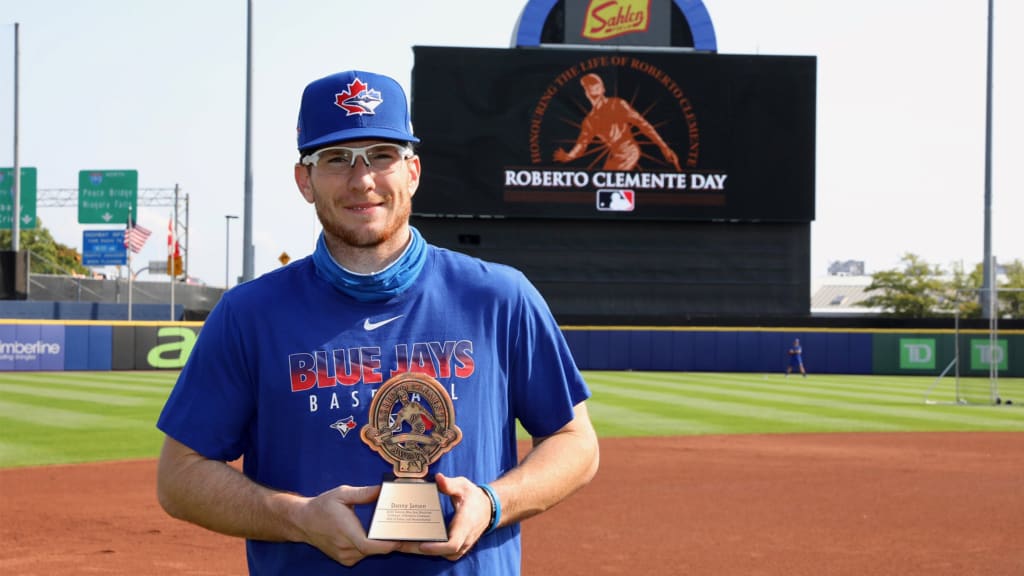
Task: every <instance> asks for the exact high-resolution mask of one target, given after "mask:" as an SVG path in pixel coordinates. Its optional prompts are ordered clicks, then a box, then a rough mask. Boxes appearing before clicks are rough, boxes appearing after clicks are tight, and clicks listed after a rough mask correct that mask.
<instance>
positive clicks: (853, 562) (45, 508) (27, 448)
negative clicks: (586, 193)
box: [0, 372, 1024, 576]
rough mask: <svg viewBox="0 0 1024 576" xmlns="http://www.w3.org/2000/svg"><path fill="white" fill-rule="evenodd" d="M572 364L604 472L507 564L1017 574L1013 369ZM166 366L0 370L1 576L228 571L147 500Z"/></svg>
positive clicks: (226, 560)
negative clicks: (891, 372) (992, 393)
mask: <svg viewBox="0 0 1024 576" xmlns="http://www.w3.org/2000/svg"><path fill="white" fill-rule="evenodd" d="M585 375H586V377H587V381H588V383H589V384H590V386H591V388H592V391H593V398H592V399H591V401H590V402H589V406H590V412H591V416H592V418H593V420H594V423H595V426H596V427H597V430H598V434H599V436H600V438H601V450H602V453H601V456H602V462H601V470H600V471H599V473H598V476H597V478H596V479H595V480H594V482H593V483H591V484H590V485H589V486H587V487H586V488H584V489H583V490H581V491H580V492H579V493H578V494H576V495H574V496H573V497H572V498H571V499H570V500H568V501H566V502H564V503H563V504H561V505H559V506H558V507H556V508H555V509H553V510H551V511H549V512H548V513H546V514H544V515H542V516H539V517H537V518H534V519H531V520H528V521H526V522H525V523H524V525H523V534H524V545H523V547H524V560H523V571H524V574H527V575H537V576H539V575H545V574H556V573H557V574H559V575H560V576H571V575H575V574H580V575H583V574H586V575H588V576H591V575H594V574H613V573H614V574H621V573H623V572H625V571H633V572H636V573H642V574H655V575H657V574H666V575H669V574H673V575H674V574H707V575H724V576H731V575H741V574H742V575H750V574H762V575H787V576H791V575H820V574H851V575H852V574H858V575H860V574H899V575H921V576H924V575H928V576H942V575H949V576H953V575H958V576H959V575H969V574H978V575H986V576H990V575H1007V576H1009V575H1021V574H1024V465H1022V462H1024V409H1021V407H1022V406H1024V379H1020V378H1017V379H1010V378H1003V379H1000V380H999V395H1000V397H1001V399H1003V400H1004V401H1003V404H1002V405H999V406H979V405H969V406H962V405H955V404H953V403H952V400H953V399H954V398H955V395H954V385H955V381H954V380H953V379H950V378H947V379H943V380H942V381H939V382H937V383H936V380H935V378H934V377H883V376H839V375H813V374H812V375H810V376H809V377H807V378H801V377H799V376H798V375H792V376H789V377H788V378H787V377H784V375H782V374H728V373H662V372H587V373H585ZM176 376H177V374H176V373H174V372H104V373H97V372H50V373H29V372H25V373H0V540H2V544H0V573H2V574H10V575H24V576H27V575H35V574H55V573H61V574H113V575H129V574H130V575H137V574H152V575H159V574H176V575H178V574H196V575H198V574H244V573H245V561H244V551H243V544H242V542H241V541H239V540H235V539H231V538H227V537H224V536H220V535H217V534H212V533H209V532H206V531H204V530H202V529H199V528H196V527H193V526H190V525H187V524H185V523H182V522H178V521H175V520H173V519H170V518H169V517H167V516H166V515H165V514H164V513H163V512H162V510H160V508H159V506H158V505H157V503H156V498H155V488H154V485H155V473H156V470H155V457H156V454H157V452H158V450H159V446H160V442H161V440H162V437H161V434H160V433H159V432H158V431H157V430H156V429H155V427H154V422H155V420H156V417H157V414H158V413H159V410H160V408H161V407H162V405H163V402H164V400H165V399H166V398H167V395H168V394H169V392H170V389H171V387H172V385H173V382H174V379H175V378H176ZM961 385H963V386H972V387H975V388H977V387H981V388H984V387H985V386H987V382H986V381H984V380H981V381H977V380H966V379H963V380H962V381H961ZM926 395H927V397H928V399H929V400H931V401H932V402H931V403H926V402H925V397H926ZM1005 400H1009V401H1012V402H1013V404H1010V405H1008V404H1006V402H1005ZM523 448H524V451H525V450H526V446H525V444H524V445H523Z"/></svg>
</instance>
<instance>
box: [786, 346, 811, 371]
mask: <svg viewBox="0 0 1024 576" xmlns="http://www.w3.org/2000/svg"><path fill="white" fill-rule="evenodd" d="M787 354H789V365H788V366H786V376H787V377H789V374H790V373H791V372H792V371H793V369H794V368H797V369H799V370H800V374H801V375H803V377H804V378H806V377H807V371H806V370H804V349H803V347H801V346H800V339H799V338H796V339H795V340H793V345H792V346H790V347H789V350H787Z"/></svg>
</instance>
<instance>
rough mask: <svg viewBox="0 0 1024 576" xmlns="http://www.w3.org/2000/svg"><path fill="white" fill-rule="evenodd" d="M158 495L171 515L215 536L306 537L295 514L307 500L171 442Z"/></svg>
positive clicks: (164, 457)
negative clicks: (298, 505) (275, 489)
mask: <svg viewBox="0 0 1024 576" xmlns="http://www.w3.org/2000/svg"><path fill="white" fill-rule="evenodd" d="M157 493H158V497H159V499H160V504H161V505H162V506H163V507H164V509H165V510H166V511H167V513H168V514H170V515H171V516H174V517H175V518H179V519H181V520H185V521H187V522H192V523H193V524H197V525H199V526H202V527H204V528H207V529H210V530H213V531H215V532H220V533H222V534H227V535H230V536H240V537H243V538H251V539H256V540H271V541H295V540H299V539H301V534H300V532H299V530H298V528H297V527H296V525H295V523H294V522H293V521H292V518H291V511H292V510H293V509H294V508H295V506H296V505H297V504H300V503H301V501H302V500H304V498H303V497H301V496H298V495H294V494H288V493H283V492H277V491H274V490H271V489H269V488H266V487H264V486H261V485H259V484H257V483H255V482H253V481H252V480H250V479H249V478H248V477H246V476H245V475H244V474H242V473H241V472H239V471H238V470H236V469H235V468H232V467H231V466H230V465H228V464H227V463H224V462H219V461H216V460H207V459H205V458H203V457H202V456H200V455H199V454H196V453H195V452H193V451H192V450H191V449H189V448H188V447H186V446H184V445H182V444H181V443H179V442H177V441H175V440H174V439H171V438H168V439H167V441H166V442H165V444H164V449H163V451H162V453H161V455H160V465H159V469H158V471H157Z"/></svg>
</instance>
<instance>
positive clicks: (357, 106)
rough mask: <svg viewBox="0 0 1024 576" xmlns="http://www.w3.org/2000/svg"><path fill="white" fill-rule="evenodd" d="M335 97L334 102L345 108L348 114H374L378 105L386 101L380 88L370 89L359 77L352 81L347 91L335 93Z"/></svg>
mask: <svg viewBox="0 0 1024 576" xmlns="http://www.w3.org/2000/svg"><path fill="white" fill-rule="evenodd" d="M334 98H335V100H334V103H335V104H337V105H338V106H339V107H341V108H342V109H343V110H345V112H346V114H345V115H346V116H352V115H353V114H356V115H362V114H374V110H375V109H376V108H377V106H380V105H381V103H382V102H384V99H383V98H381V95H380V90H372V89H370V87H369V86H368V85H367V84H366V83H365V82H363V81H362V80H360V79H359V78H356V79H355V80H354V81H352V82H351V83H350V84H349V85H348V89H347V90H346V91H345V92H342V93H340V94H335V95H334Z"/></svg>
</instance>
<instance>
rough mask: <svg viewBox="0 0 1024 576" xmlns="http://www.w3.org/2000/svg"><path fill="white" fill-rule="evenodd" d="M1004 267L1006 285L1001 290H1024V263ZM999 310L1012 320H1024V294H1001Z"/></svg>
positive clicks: (1012, 263)
mask: <svg viewBox="0 0 1024 576" xmlns="http://www.w3.org/2000/svg"><path fill="white" fill-rule="evenodd" d="M1002 266H1003V270H1004V272H1005V274H1006V283H1005V284H1003V285H1002V286H999V288H1001V289H1002V288H1009V289H1013V290H1024V261H1021V260H1019V259H1018V260H1014V261H1013V262H1010V263H1009V264H1003V265H1002ZM979 267H980V265H979ZM999 310H1000V312H1001V313H1002V314H1003V315H1004V316H1008V317H1010V318H1024V292H1000V293H999Z"/></svg>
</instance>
